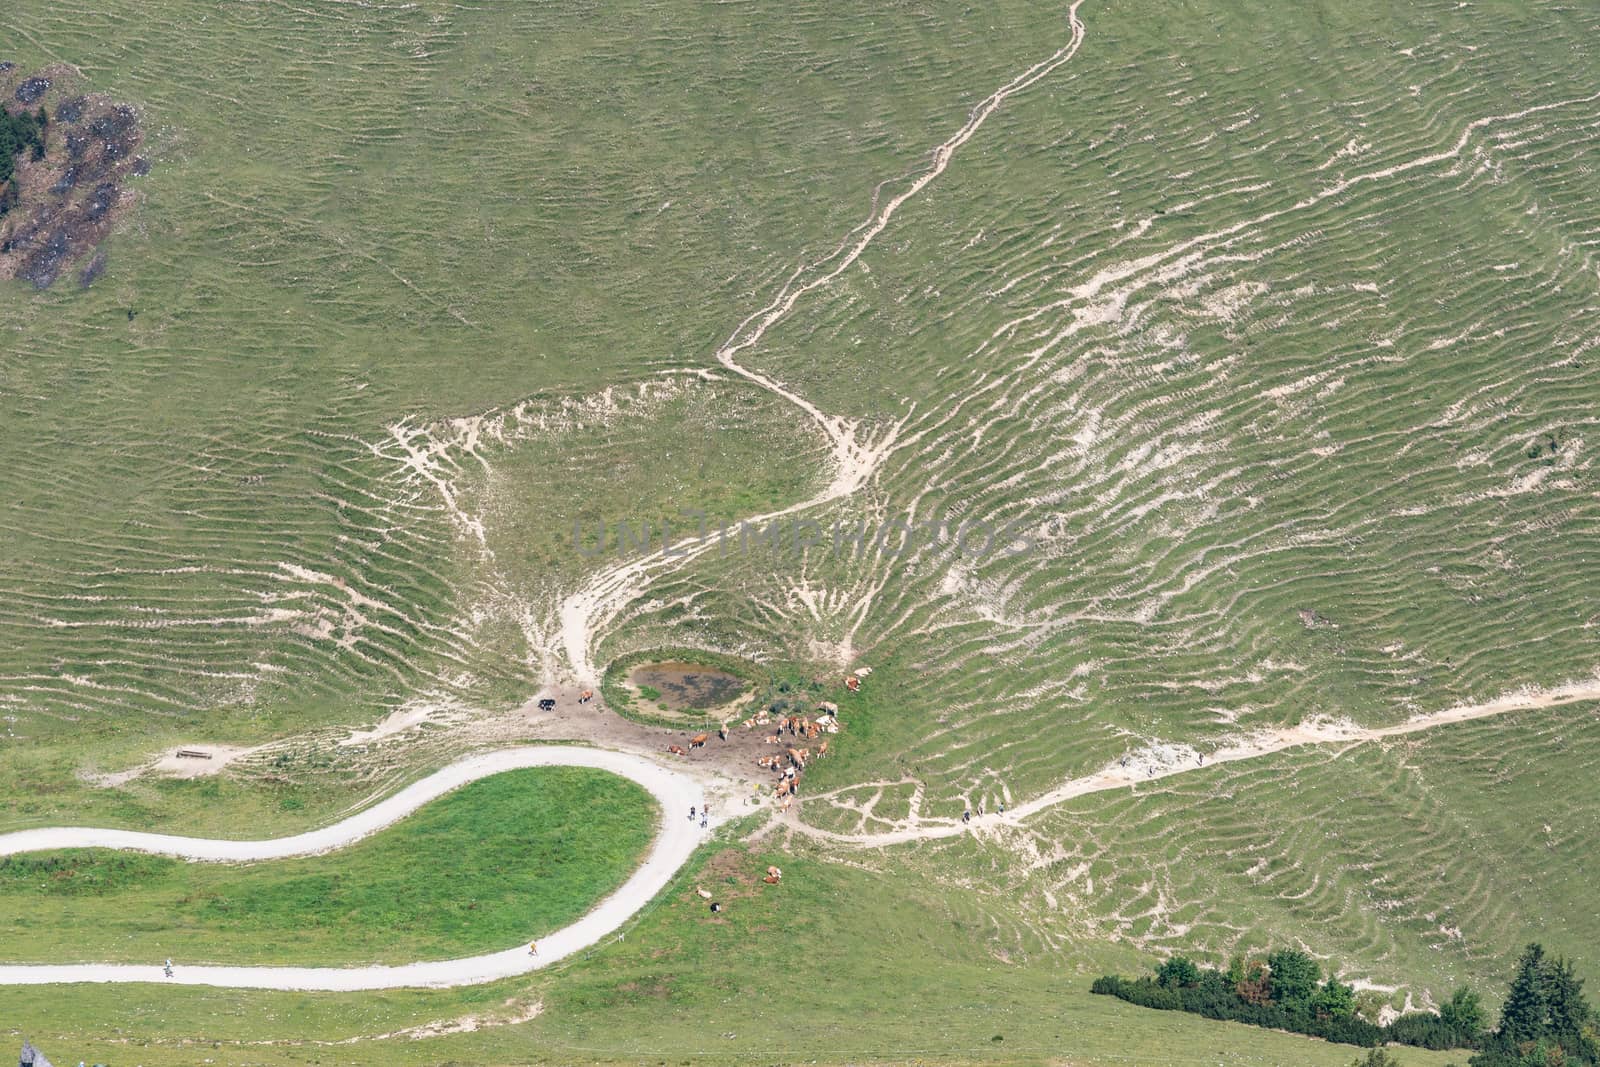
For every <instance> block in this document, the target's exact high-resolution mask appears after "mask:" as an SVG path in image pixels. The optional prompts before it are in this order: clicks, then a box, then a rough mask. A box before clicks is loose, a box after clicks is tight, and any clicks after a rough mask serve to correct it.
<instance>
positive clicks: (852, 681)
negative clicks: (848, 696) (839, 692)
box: [844, 677, 861, 693]
mask: <svg viewBox="0 0 1600 1067" xmlns="http://www.w3.org/2000/svg"><path fill="white" fill-rule="evenodd" d="M844 687H845V688H846V689H848V690H850V692H852V693H859V692H861V679H860V678H856V677H850V678H846V679H845V680H844Z"/></svg>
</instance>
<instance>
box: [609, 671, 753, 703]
mask: <svg viewBox="0 0 1600 1067" xmlns="http://www.w3.org/2000/svg"><path fill="white" fill-rule="evenodd" d="M628 684H629V685H631V686H633V687H635V688H636V689H645V688H649V689H654V690H655V691H656V692H658V693H660V694H661V698H660V699H659V700H657V701H656V703H658V704H660V705H661V706H662V707H663V708H666V709H667V710H669V711H683V710H685V709H687V708H700V709H702V710H705V709H710V708H715V707H718V706H720V705H723V704H726V703H728V702H729V701H730V700H735V699H737V698H738V697H739V695H740V694H741V693H743V692H744V691H745V690H746V689H749V688H750V685H749V683H748V682H746V681H745V680H744V679H743V678H740V677H739V676H738V675H736V674H729V673H728V672H727V671H719V670H717V669H716V668H715V667H704V666H701V665H700V664H698V663H642V664H640V665H639V666H637V667H635V668H634V669H633V670H632V671H630V672H629V673H628ZM646 695H647V696H648V694H646Z"/></svg>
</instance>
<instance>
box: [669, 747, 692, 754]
mask: <svg viewBox="0 0 1600 1067" xmlns="http://www.w3.org/2000/svg"><path fill="white" fill-rule="evenodd" d="M667 751H668V752H670V753H672V754H673V755H674V756H687V755H688V754H689V753H687V752H685V751H684V750H683V746H682V745H668V746H667Z"/></svg>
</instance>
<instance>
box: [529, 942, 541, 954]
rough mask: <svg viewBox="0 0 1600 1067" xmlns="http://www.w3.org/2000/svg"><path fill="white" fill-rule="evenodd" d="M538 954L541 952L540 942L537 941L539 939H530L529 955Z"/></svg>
mask: <svg viewBox="0 0 1600 1067" xmlns="http://www.w3.org/2000/svg"><path fill="white" fill-rule="evenodd" d="M538 954H539V942H537V941H529V942H528V955H530V956H537V955H538Z"/></svg>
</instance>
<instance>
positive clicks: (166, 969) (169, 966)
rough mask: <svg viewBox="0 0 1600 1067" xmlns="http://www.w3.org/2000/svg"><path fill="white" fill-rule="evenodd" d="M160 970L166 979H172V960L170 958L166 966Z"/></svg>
mask: <svg viewBox="0 0 1600 1067" xmlns="http://www.w3.org/2000/svg"><path fill="white" fill-rule="evenodd" d="M161 970H162V971H163V972H164V973H165V974H166V976H167V977H168V978H171V977H172V960H171V959H170V958H169V959H168V960H167V962H166V964H165V965H164V966H163V967H162V968H161Z"/></svg>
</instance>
